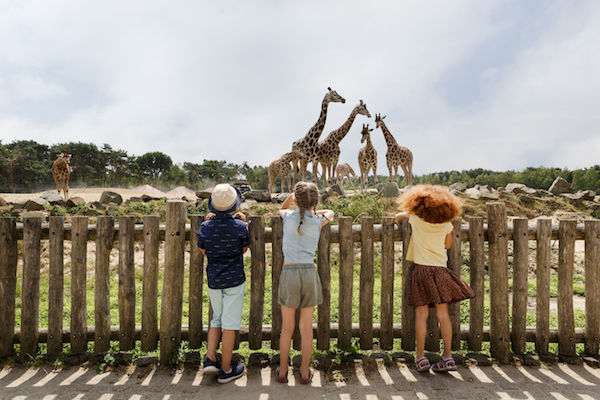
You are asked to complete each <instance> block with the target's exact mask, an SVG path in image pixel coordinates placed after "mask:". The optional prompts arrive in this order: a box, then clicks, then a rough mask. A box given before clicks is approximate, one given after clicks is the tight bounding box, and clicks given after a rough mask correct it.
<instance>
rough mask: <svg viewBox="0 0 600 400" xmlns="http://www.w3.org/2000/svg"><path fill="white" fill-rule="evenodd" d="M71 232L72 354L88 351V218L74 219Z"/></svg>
mask: <svg viewBox="0 0 600 400" xmlns="http://www.w3.org/2000/svg"><path fill="white" fill-rule="evenodd" d="M71 221H72V224H73V226H72V230H71V235H72V237H71V246H72V247H71V353H73V354H80V353H85V352H86V351H87V301H86V297H87V296H86V281H87V279H86V278H87V235H86V233H87V228H88V226H87V225H88V217H84V216H75V217H72V219H71Z"/></svg>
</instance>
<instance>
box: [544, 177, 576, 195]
mask: <svg viewBox="0 0 600 400" xmlns="http://www.w3.org/2000/svg"><path fill="white" fill-rule="evenodd" d="M548 190H549V191H550V192H552V193H553V194H562V193H572V192H573V188H572V187H571V184H570V183H569V182H567V181H566V180H565V179H564V178H563V177H561V176H559V177H558V178H556V179H555V180H554V182H552V185H550V188H549V189H548Z"/></svg>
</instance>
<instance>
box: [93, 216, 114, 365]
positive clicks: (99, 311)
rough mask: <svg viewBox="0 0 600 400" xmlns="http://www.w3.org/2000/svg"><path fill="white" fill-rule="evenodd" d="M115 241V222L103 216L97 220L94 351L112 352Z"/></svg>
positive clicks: (109, 217)
mask: <svg viewBox="0 0 600 400" xmlns="http://www.w3.org/2000/svg"><path fill="white" fill-rule="evenodd" d="M114 240H115V220H114V218H113V217H111V216H107V215H103V216H99V217H98V218H97V219H96V274H95V277H94V278H95V288H94V290H95V293H94V310H95V311H94V315H95V317H94V328H95V332H94V340H95V344H94V351H96V353H105V352H107V351H109V350H110V252H111V250H112V247H113V243H114Z"/></svg>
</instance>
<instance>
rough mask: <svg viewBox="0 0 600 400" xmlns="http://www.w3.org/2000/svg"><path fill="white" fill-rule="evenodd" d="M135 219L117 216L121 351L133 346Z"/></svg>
mask: <svg viewBox="0 0 600 400" xmlns="http://www.w3.org/2000/svg"><path fill="white" fill-rule="evenodd" d="M134 227H135V219H134V217H131V216H122V217H120V218H119V325H120V326H121V338H120V340H119V349H120V350H121V351H125V350H131V349H133V348H135V337H134V333H135V263H134V260H135V259H134V250H135V249H134V241H133V230H134Z"/></svg>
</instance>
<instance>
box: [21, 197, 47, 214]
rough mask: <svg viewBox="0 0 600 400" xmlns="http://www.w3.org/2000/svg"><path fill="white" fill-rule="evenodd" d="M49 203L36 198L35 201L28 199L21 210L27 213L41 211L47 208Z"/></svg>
mask: <svg viewBox="0 0 600 400" xmlns="http://www.w3.org/2000/svg"><path fill="white" fill-rule="evenodd" d="M49 206H50V203H49V202H48V200H45V199H42V198H41V197H38V198H37V199H29V200H27V202H26V203H25V204H24V206H23V208H25V210H27V211H42V210H43V209H45V207H49Z"/></svg>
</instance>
